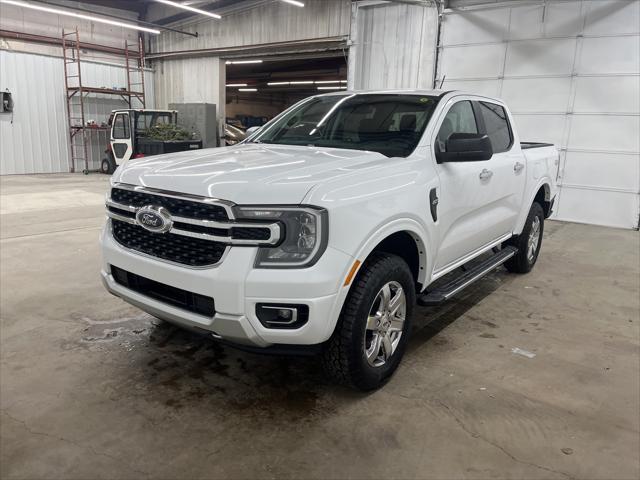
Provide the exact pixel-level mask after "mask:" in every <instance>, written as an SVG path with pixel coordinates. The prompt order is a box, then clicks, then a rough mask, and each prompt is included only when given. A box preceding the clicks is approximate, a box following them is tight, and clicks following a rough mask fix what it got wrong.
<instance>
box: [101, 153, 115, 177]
mask: <svg viewBox="0 0 640 480" xmlns="http://www.w3.org/2000/svg"><path fill="white" fill-rule="evenodd" d="M100 171H101V172H102V173H104V174H106V175H111V174H112V173H113V172H115V171H116V162H115V161H114V160H113V157H112V156H111V155H108V156H107V157H105V158H103V159H102V162H101V163H100Z"/></svg>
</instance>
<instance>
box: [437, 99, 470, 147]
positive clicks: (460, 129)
mask: <svg viewBox="0 0 640 480" xmlns="http://www.w3.org/2000/svg"><path fill="white" fill-rule="evenodd" d="M453 133H478V126H477V124H476V117H475V115H474V113H473V107H472V106H471V102H470V101H468V100H465V101H463V102H458V103H456V104H455V105H453V107H451V108H450V109H449V111H448V112H447V115H446V116H445V117H444V120H443V121H442V125H441V126H440V131H439V132H438V136H437V137H436V143H437V145H438V148H439V149H440V151H441V152H446V151H447V145H446V142H447V140H448V139H449V137H450V136H451V135H452V134H453Z"/></svg>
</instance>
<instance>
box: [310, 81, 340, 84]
mask: <svg viewBox="0 0 640 480" xmlns="http://www.w3.org/2000/svg"><path fill="white" fill-rule="evenodd" d="M341 81H342V80H316V83H318V84H320V83H340V82H341Z"/></svg>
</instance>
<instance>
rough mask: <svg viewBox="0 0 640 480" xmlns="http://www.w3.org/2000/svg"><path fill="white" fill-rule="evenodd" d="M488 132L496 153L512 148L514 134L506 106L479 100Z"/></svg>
mask: <svg viewBox="0 0 640 480" xmlns="http://www.w3.org/2000/svg"><path fill="white" fill-rule="evenodd" d="M478 105H479V106H480V112H481V113H482V119H483V120H484V127H485V130H486V132H485V133H486V134H487V135H488V136H489V139H490V140H491V146H492V147H493V152H494V153H500V152H506V151H507V150H509V149H510V148H511V145H512V143H513V136H512V134H511V129H510V128H509V120H508V118H507V112H506V110H505V109H504V107H501V106H500V105H497V104H495V103H489V102H478Z"/></svg>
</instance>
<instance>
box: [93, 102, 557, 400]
mask: <svg viewBox="0 0 640 480" xmlns="http://www.w3.org/2000/svg"><path fill="white" fill-rule="evenodd" d="M557 165H558V151H557V150H556V148H555V147H553V146H552V145H548V144H538V143H523V142H521V141H520V139H519V137H518V133H517V131H516V129H515V128H514V122H513V117H512V115H511V114H510V113H509V109H508V108H507V106H506V105H505V104H504V103H503V102H502V101H500V100H497V99H493V98H488V97H483V96H479V95H473V94H468V93H462V92H457V91H455V92H442V91H417V90H411V91H362V92H348V91H340V92H336V93H330V94H327V95H318V96H314V97H310V98H307V99H304V100H302V101H301V102H299V103H297V104H295V105H294V106H292V107H290V108H289V109H287V110H286V111H284V112H283V113H281V114H280V115H279V116H277V117H276V118H274V119H273V120H272V121H270V122H269V123H267V124H266V125H264V126H263V127H262V128H261V129H260V130H258V131H257V132H253V133H251V134H250V136H249V137H248V138H247V139H246V140H245V141H243V142H241V143H239V144H237V145H234V146H230V147H223V148H216V149H205V150H197V151H185V152H179V153H173V154H166V155H159V156H154V157H152V158H141V159H132V160H130V161H129V162H127V163H126V164H124V165H122V166H120V167H119V168H118V169H117V170H116V172H115V173H114V174H113V177H112V178H111V188H110V192H109V194H108V197H107V200H106V208H107V217H108V218H107V222H106V225H105V227H104V229H103V231H102V234H101V244H102V253H103V258H104V263H103V266H102V280H103V282H104V285H105V286H106V288H107V290H108V291H109V292H111V293H113V294H114V295H117V296H118V297H120V298H122V299H123V300H125V301H126V302H129V303H130V304H132V305H135V306H137V307H139V308H140V309H142V310H144V311H145V312H148V313H149V314H151V315H153V316H155V317H158V318H160V319H163V320H166V321H168V322H171V323H174V324H176V325H179V326H182V327H184V328H188V329H191V330H194V331H197V332H201V333H205V334H207V335H209V336H210V337H213V338H214V339H217V340H218V341H221V342H225V343H228V344H232V345H236V346H240V347H242V348H245V349H251V350H253V351H256V350H259V351H263V352H278V353H285V354H290V353H300V354H302V353H307V354H308V353H317V354H318V355H319V356H320V357H321V359H322V364H323V365H324V367H325V368H326V371H327V373H328V374H329V375H330V376H331V377H332V378H333V379H334V380H336V381H338V382H341V383H344V384H347V385H350V386H353V387H355V388H358V389H362V390H370V389H375V388H377V387H379V386H381V385H382V384H384V382H385V381H387V380H388V379H389V378H390V376H391V375H392V374H393V372H394V371H395V370H396V368H397V367H398V364H399V363H400V360H401V358H402V356H403V353H404V351H405V347H406V345H407V341H408V339H409V333H410V330H411V321H412V317H413V315H414V312H415V305H416V303H419V304H421V305H428V306H436V305H439V304H440V303H442V302H444V301H446V300H447V299H449V298H451V297H452V296H454V295H455V294H457V293H458V292H459V291H461V290H462V289H464V288H465V287H466V286H468V285H469V284H471V283H472V282H474V281H475V280H477V279H478V278H480V277H482V276H483V275H484V274H486V273H487V272H490V271H492V270H493V269H495V268H496V267H498V266H499V265H503V264H504V265H505V266H506V268H507V270H509V271H510V272H516V273H526V272H528V271H530V270H531V269H532V267H533V266H534V265H535V263H536V259H537V258H538V255H539V253H540V246H541V243H542V232H543V226H544V220H545V219H546V218H548V217H549V215H550V214H551V211H552V208H553V203H554V198H555V195H556V185H555V177H556V171H557Z"/></svg>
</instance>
